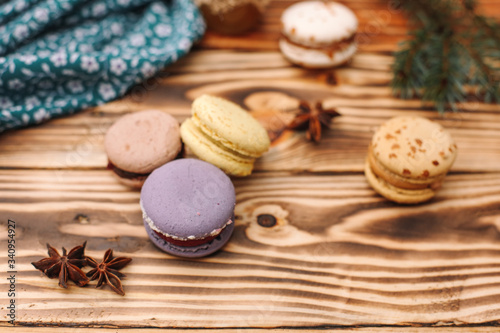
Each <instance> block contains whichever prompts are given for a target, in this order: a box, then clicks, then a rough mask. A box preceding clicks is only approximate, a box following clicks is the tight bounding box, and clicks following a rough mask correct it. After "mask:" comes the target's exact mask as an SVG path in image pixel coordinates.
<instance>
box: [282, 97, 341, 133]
mask: <svg viewBox="0 0 500 333" xmlns="http://www.w3.org/2000/svg"><path fill="white" fill-rule="evenodd" d="M299 109H300V112H299V113H298V114H297V115H296V116H295V119H294V120H293V121H292V122H291V123H290V125H288V128H289V129H301V128H305V127H307V133H306V137H307V139H308V140H312V141H314V142H319V141H320V140H321V125H324V126H329V125H330V121H331V120H332V118H334V117H337V116H340V113H338V112H337V111H336V110H335V109H324V108H323V103H321V102H316V104H315V105H314V107H312V106H311V105H310V104H309V103H308V102H305V101H301V102H300V104H299Z"/></svg>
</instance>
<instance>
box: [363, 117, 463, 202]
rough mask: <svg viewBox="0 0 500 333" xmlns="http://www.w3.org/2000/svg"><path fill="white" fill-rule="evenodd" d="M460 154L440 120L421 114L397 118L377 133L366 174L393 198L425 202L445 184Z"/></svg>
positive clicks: (375, 184) (369, 180) (384, 193)
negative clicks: (432, 119)
mask: <svg viewBox="0 0 500 333" xmlns="http://www.w3.org/2000/svg"><path fill="white" fill-rule="evenodd" d="M456 155H457V146H456V144H455V142H454V140H453V138H452V137H451V135H450V133H449V132H448V131H446V130H445V129H444V128H443V127H442V126H441V125H439V124H438V123H435V122H433V121H430V120H428V119H425V118H421V117H409V116H403V117H396V118H392V119H390V120H389V121H387V122H386V123H384V124H383V125H381V126H380V128H379V129H378V130H377V132H376V133H375V134H374V136H373V139H372V141H371V143H370V147H369V152H368V157H367V160H366V165H365V175H366V177H367V180H368V182H369V183H370V185H371V186H372V187H373V188H374V189H375V190H376V191H377V192H378V193H379V194H381V195H383V196H384V197H386V198H388V199H389V200H392V201H396V202H399V203H408V204H411V203H419V202H424V201H427V200H429V199H431V198H432V197H433V196H434V194H435V191H436V190H437V189H438V188H439V187H440V186H441V184H442V182H443V180H444V177H445V176H446V174H447V172H448V171H449V170H450V168H451V166H452V165H453V162H454V161H455V158H456Z"/></svg>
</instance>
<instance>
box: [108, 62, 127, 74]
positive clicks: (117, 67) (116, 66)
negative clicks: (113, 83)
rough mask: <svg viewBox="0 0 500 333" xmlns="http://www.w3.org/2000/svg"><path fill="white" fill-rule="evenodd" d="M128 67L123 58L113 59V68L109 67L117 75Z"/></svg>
mask: <svg viewBox="0 0 500 333" xmlns="http://www.w3.org/2000/svg"><path fill="white" fill-rule="evenodd" d="M126 69H127V64H126V63H125V61H123V59H120V58H118V59H111V68H110V69H109V70H110V71H111V72H112V73H114V74H116V75H122V74H123V72H124V71H125V70H126Z"/></svg>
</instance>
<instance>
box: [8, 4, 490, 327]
mask: <svg viewBox="0 0 500 333" xmlns="http://www.w3.org/2000/svg"><path fill="white" fill-rule="evenodd" d="M292 2H293V1H285V0H275V1H273V2H272V3H271V5H270V7H269V10H268V11H267V12H266V14H265V17H264V19H263V23H262V25H261V26H260V28H259V30H258V31H256V32H254V33H252V34H249V35H247V36H244V37H236V38H230V37H222V36H217V35H214V34H207V35H206V36H205V38H204V40H203V41H202V42H201V44H200V45H199V46H197V47H196V49H195V50H194V51H193V52H192V53H191V54H189V56H187V57H186V58H184V59H182V60H181V61H179V62H178V63H177V64H175V65H173V66H171V67H168V68H166V69H165V72H164V73H162V74H161V75H159V76H158V77H157V78H155V79H152V80H149V81H148V82H147V83H144V84H143V85H141V86H138V87H136V88H134V89H133V90H132V92H131V94H130V95H129V96H127V97H126V98H124V99H122V100H120V101H117V102H114V103H110V104H107V105H105V106H102V107H99V108H95V109H92V110H86V111H84V112H81V113H79V114H77V115H75V116H71V117H66V118H61V119H56V120H52V121H49V122H47V123H45V124H43V125H40V126H37V127H32V128H28V129H24V130H18V131H14V132H8V133H4V134H2V135H0V221H1V225H2V230H3V231H2V232H1V233H0V238H1V244H2V246H1V249H2V253H3V254H2V256H3V258H5V259H4V262H5V265H3V266H2V267H4V269H2V272H4V274H2V279H1V282H0V284H1V285H2V293H1V295H0V298H1V300H0V302H1V307H2V315H3V319H2V322H1V323H0V326H2V327H1V328H0V330H1V331H2V332H4V331H6V330H7V329H8V328H9V327H11V325H10V324H8V322H7V320H8V319H9V318H8V317H6V315H5V314H6V313H7V310H8V309H6V308H7V306H8V304H9V300H10V298H9V297H8V295H7V289H8V288H9V283H8V281H7V280H6V277H7V275H8V274H7V273H5V272H6V271H7V265H6V262H7V220H8V219H11V220H14V221H15V222H16V226H17V228H16V232H17V233H16V270H17V274H16V306H17V309H16V321H15V323H16V325H18V326H24V328H23V329H22V330H19V329H17V330H16V331H18V332H20V331H28V332H66V331H67V329H68V327H72V328H78V329H75V331H77V332H87V331H99V332H103V331H104V332H108V331H113V332H114V331H115V328H128V329H133V328H144V329H143V330H141V332H152V331H155V330H156V329H157V328H170V329H172V330H171V331H176V329H183V328H191V329H197V330H204V329H207V330H208V329H212V328H224V329H226V330H224V332H261V331H262V329H263V328H280V329H300V331H306V330H313V329H316V328H323V329H324V328H330V329H331V330H332V331H338V332H492V331H494V330H495V327H497V325H499V323H500V321H499V320H500V231H499V228H500V107H499V106H498V105H485V104H481V103H473V102H471V103H466V104H464V105H461V106H460V111H459V112H457V113H453V114H452V113H447V114H445V115H444V116H443V117H440V116H439V115H438V114H437V113H436V112H435V111H433V110H432V109H430V108H424V107H422V106H421V103H420V101H417V100H411V101H403V100H399V99H396V98H394V97H392V95H391V92H390V89H389V88H388V82H389V81H390V79H391V72H390V65H391V62H392V57H391V53H392V52H393V51H394V50H395V49H396V43H397V42H398V41H400V40H402V39H403V38H404V37H405V32H406V22H405V20H404V18H403V16H402V15H401V13H399V12H398V11H397V10H393V9H392V8H390V7H389V6H388V2H387V1H382V0H380V1H379V0H377V1H374V0H351V1H344V2H345V3H347V5H348V6H350V7H351V8H352V9H353V10H354V11H355V12H356V14H357V16H358V17H359V19H360V21H361V25H360V30H359V32H360V37H361V39H360V41H361V46H360V51H359V52H358V54H357V55H356V57H355V58H354V60H353V61H352V62H351V63H350V64H349V65H348V66H345V67H341V68H338V69H336V70H327V71H320V70H317V71H312V70H304V69H301V68H298V67H295V66H292V65H290V64H289V63H288V62H287V61H285V60H284V59H283V58H282V56H281V54H280V53H279V51H278V49H277V37H278V34H279V17H280V14H281V12H282V11H283V9H284V8H285V7H286V6H288V5H290V4H291V3H292ZM499 7H500V1H499V0H484V1H482V10H483V11H484V12H485V13H488V14H489V15H496V16H497V17H500V10H499ZM266 92H273V93H284V94H287V95H289V96H292V97H294V98H298V99H303V100H307V101H317V100H321V101H323V103H324V104H325V105H329V106H335V107H337V109H338V111H339V112H340V113H341V114H342V116H341V117H338V118H335V120H334V122H333V124H332V126H331V129H329V130H327V131H325V133H324V139H323V140H322V141H321V143H319V144H313V143H310V142H308V141H306V139H305V135H304V133H303V132H284V133H283V134H282V135H281V136H280V137H279V138H278V139H277V140H276V141H274V142H273V146H272V148H271V150H270V151H269V152H268V153H267V154H266V155H265V156H264V157H263V158H262V159H260V160H259V162H258V164H257V165H256V171H255V172H254V174H252V176H251V177H248V178H243V179H234V185H235V187H236V192H237V206H236V215H237V221H236V228H235V232H234V235H233V237H232V239H231V241H230V242H229V243H228V245H227V246H226V247H225V248H224V250H223V251H221V252H219V253H217V254H215V255H213V256H210V257H208V258H205V259H199V260H185V259H180V258H176V257H172V256H169V255H167V254H165V253H163V252H161V251H159V250H158V249H157V248H156V247H155V246H154V245H153V244H152V243H151V242H150V241H149V240H148V238H147V236H146V233H145V231H144V227H143V222H142V219H141V211H140V207H139V202H138V201H139V192H138V191H133V190H130V189H129V188H127V187H125V186H122V185H120V184H119V183H118V182H117V181H116V180H115V178H114V177H113V176H112V175H111V172H110V171H108V170H106V162H107V161H106V155H105V153H104V150H103V136H104V134H105V132H106V129H107V128H108V127H109V126H110V125H111V124H112V123H113V122H114V121H115V120H116V119H118V118H119V117H120V116H122V115H123V114H125V113H128V112H133V111H137V110H142V109H148V108H157V109H161V110H164V111H166V112H169V113H171V114H173V115H174V116H175V117H176V118H177V119H178V120H179V121H182V120H184V119H185V118H186V117H188V116H189V113H190V103H191V101H192V100H193V99H194V98H195V97H196V96H199V95H200V94H202V93H211V94H216V95H220V96H224V97H226V98H229V99H231V100H233V101H235V102H238V103H240V104H242V105H246V106H247V107H248V103H249V98H250V97H252V98H253V100H255V99H257V100H260V101H261V102H262V103H264V104H263V105H266V104H265V103H268V104H269V103H271V102H269V101H268V100H266V96H268V97H269V96H270V95H263V94H262V93H266ZM271 96H272V95H271ZM250 104H251V103H250ZM271 104H272V103H271ZM268 106H269V105H268ZM402 114H405V115H406V114H412V115H419V116H424V117H429V118H431V119H434V120H436V121H438V122H440V123H442V124H443V125H444V126H446V127H447V128H449V129H450V131H451V133H452V135H453V136H454V138H455V139H456V141H457V144H458V147H459V155H458V158H457V160H456V163H455V165H454V166H453V169H452V172H451V174H450V175H449V176H448V177H447V180H446V182H445V185H444V187H443V188H442V190H441V191H440V192H439V194H438V195H437V196H436V198H435V199H434V200H432V201H431V202H429V203H427V204H423V205H419V206H410V207H408V206H400V205H396V204H393V203H390V202H388V201H386V200H384V199H383V198H381V197H380V196H378V195H376V194H375V193H374V192H373V191H372V190H371V189H370V187H369V186H368V185H367V183H366V181H365V178H364V175H363V172H362V170H363V161H364V158H365V155H366V151H367V145H368V142H369V140H370V138H371V136H372V134H373V130H374V129H375V128H376V127H377V126H378V125H379V124H380V123H382V122H384V121H385V120H387V119H388V118H390V117H393V116H397V115H402ZM260 214H272V215H274V216H275V217H276V218H277V220H278V223H277V225H276V226H274V227H271V228H265V227H262V226H260V225H259V224H257V216H258V215H260ZM84 240H87V241H88V245H87V254H88V255H90V256H94V257H100V256H101V255H102V253H103V252H104V250H106V249H108V248H113V249H114V250H115V253H116V254H117V255H124V256H129V257H132V258H133V261H132V263H131V264H130V265H129V266H127V267H126V268H125V269H124V270H123V272H124V273H126V274H127V277H126V278H125V279H124V280H123V284H124V288H125V292H126V296H124V297H122V296H119V295H117V294H115V293H114V292H112V291H111V290H110V289H109V288H104V289H103V290H94V288H93V287H86V288H78V287H76V286H75V285H71V286H70V288H68V289H67V290H65V289H61V288H59V287H58V286H57V280H51V279H48V278H46V277H44V276H42V274H41V273H40V272H39V271H36V270H35V269H34V268H33V266H32V265H31V264H30V263H31V262H32V261H36V260H39V259H40V258H42V257H44V256H45V255H46V248H45V243H47V242H49V243H50V244H51V245H53V246H55V247H57V248H59V249H60V248H61V247H62V246H65V247H67V248H70V247H72V246H75V245H77V244H81V243H82V242H83V241H84ZM243 329H245V330H243Z"/></svg>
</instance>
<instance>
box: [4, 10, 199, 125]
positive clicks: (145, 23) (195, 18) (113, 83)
mask: <svg viewBox="0 0 500 333" xmlns="http://www.w3.org/2000/svg"><path fill="white" fill-rule="evenodd" d="M204 31H205V23H204V21H203V19H202V17H201V15H200V13H199V11H198V9H197V7H196V6H195V5H194V4H193V3H192V2H191V0H170V1H167V0H164V1H158V0H156V1H155V0H10V1H8V2H6V3H4V4H2V5H0V132H3V131H5V130H6V129H9V128H19V127H24V126H27V125H31V124H36V123H40V122H42V121H44V120H46V119H49V118H52V117H56V116H60V115H64V114H70V113H73V112H75V111H78V110H81V109H84V108H87V107H91V106H96V105H99V104H103V103H105V102H108V101H111V100H113V99H116V98H118V97H120V96H123V95H124V94H125V93H126V92H127V90H129V89H130V88H131V87H132V86H134V85H135V84H138V83H140V82H141V81H143V80H145V79H147V78H149V77H152V76H154V75H155V74H156V73H157V72H158V71H159V70H161V69H162V68H163V67H165V66H166V65H168V64H170V63H172V62H175V61H176V60H177V59H178V58H179V57H181V56H183V55H185V54H186V53H187V52H188V51H189V50H190V48H191V46H192V45H193V42H195V41H196V40H197V39H199V38H201V36H202V35H203V33H204Z"/></svg>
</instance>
